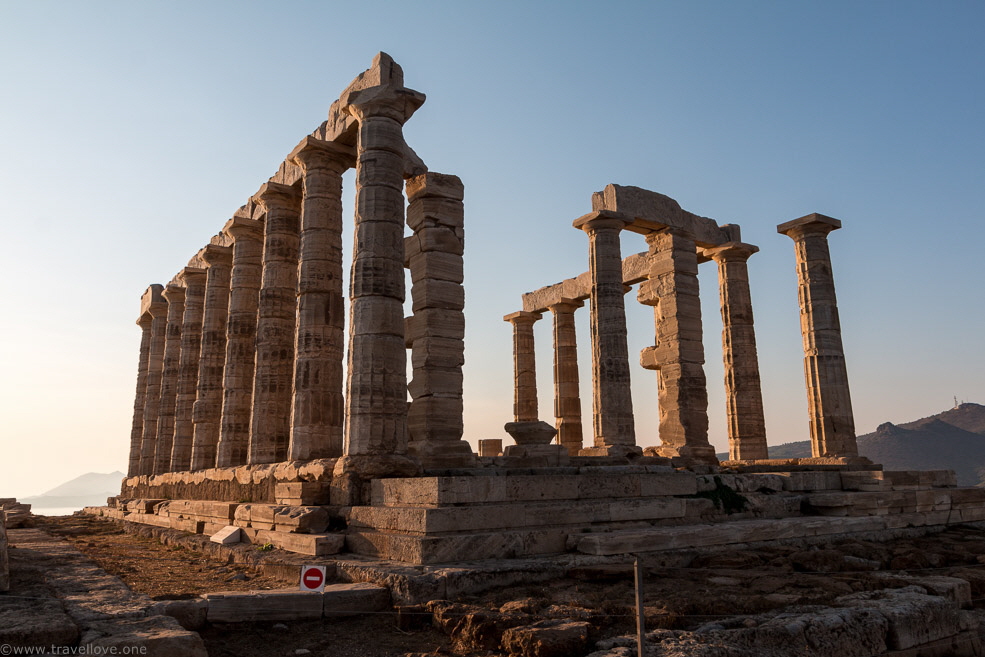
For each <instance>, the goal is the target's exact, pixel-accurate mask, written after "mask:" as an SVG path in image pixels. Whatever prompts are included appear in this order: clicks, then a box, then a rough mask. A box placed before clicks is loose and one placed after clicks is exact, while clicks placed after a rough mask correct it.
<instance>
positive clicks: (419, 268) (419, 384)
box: [404, 172, 475, 467]
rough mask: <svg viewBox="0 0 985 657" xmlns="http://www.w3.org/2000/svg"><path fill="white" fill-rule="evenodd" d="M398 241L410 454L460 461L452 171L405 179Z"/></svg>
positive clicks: (460, 326) (461, 315) (458, 199)
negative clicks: (407, 288)
mask: <svg viewBox="0 0 985 657" xmlns="http://www.w3.org/2000/svg"><path fill="white" fill-rule="evenodd" d="M407 196H408V198H409V201H410V202H409V205H408V208H407V224H408V225H409V226H410V228H411V230H413V231H414V234H413V235H412V236H410V237H408V238H406V240H405V241H404V257H405V259H406V265H407V266H408V267H409V268H410V277H411V297H412V299H413V302H412V311H413V316H411V317H410V318H408V319H407V321H406V323H405V327H407V328H406V336H405V338H406V344H407V346H408V347H410V349H411V367H412V369H413V378H412V379H411V382H410V385H409V386H408V389H409V392H410V395H411V403H410V407H409V409H408V412H407V424H408V434H409V438H410V442H409V445H408V449H409V452H410V454H411V455H412V456H413V457H414V458H416V459H417V460H418V461H420V462H421V463H423V464H425V465H427V466H431V467H438V466H446V467H450V466H467V465H470V464H472V463H473V462H474V460H475V455H474V454H473V452H472V448H471V446H470V445H469V444H468V443H467V442H465V441H464V440H462V433H463V431H464V419H463V411H464V408H463V403H462V381H463V379H462V365H463V364H464V362H465V312H464V308H465V288H464V287H463V285H462V283H463V281H464V276H465V269H464V261H463V258H462V254H463V252H464V238H465V232H464V230H465V208H464V205H463V199H464V196H465V187H464V186H463V185H462V181H461V180H459V178H458V177H457V176H451V175H446V174H441V173H433V172H429V173H426V174H422V175H419V176H415V177H413V178H410V179H409V180H407Z"/></svg>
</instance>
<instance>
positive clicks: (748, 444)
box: [708, 242, 769, 460]
mask: <svg viewBox="0 0 985 657" xmlns="http://www.w3.org/2000/svg"><path fill="white" fill-rule="evenodd" d="M757 251H759V248H758V247H755V246H753V245H752V244H743V243H742V242H729V243H728V244H723V245H722V246H720V247H717V248H714V249H709V250H708V254H709V255H710V256H711V258H712V259H713V260H714V261H715V262H716V263H717V264H718V293H719V297H720V299H721V307H722V357H723V359H724V361H725V410H726V416H727V419H728V444H729V459H731V460H755V459H767V458H769V453H768V448H767V446H766V420H765V419H764V417H763V393H762V389H761V385H760V380H759V357H758V355H757V353H756V330H755V328H754V327H753V317H752V297H751V295H750V294H749V268H748V267H747V265H746V261H747V260H748V259H749V256H751V255H752V254H753V253H756V252H757Z"/></svg>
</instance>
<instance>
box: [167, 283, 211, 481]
mask: <svg viewBox="0 0 985 657" xmlns="http://www.w3.org/2000/svg"><path fill="white" fill-rule="evenodd" d="M205 279H206V270H204V269H201V268H196V267H185V268H184V269H183V270H181V273H180V274H178V280H179V281H180V282H181V283H182V284H183V285H184V286H185V311H184V313H183V314H182V319H181V354H180V356H179V360H178V385H177V388H176V390H175V411H174V440H173V441H172V446H171V462H170V465H169V466H168V470H169V471H171V472H175V471H180V470H188V469H189V468H190V467H191V460H192V441H193V439H194V435H195V425H194V424H193V422H192V408H193V406H194V405H195V398H196V395H197V392H198V369H199V355H200V354H201V350H202V320H203V317H204V312H205Z"/></svg>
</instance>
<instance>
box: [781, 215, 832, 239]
mask: <svg viewBox="0 0 985 657" xmlns="http://www.w3.org/2000/svg"><path fill="white" fill-rule="evenodd" d="M839 228H841V221H839V220H838V219H835V218H834V217H829V216H827V215H823V214H820V213H817V212H814V213H812V214H808V215H805V216H803V217H800V218H799V219H794V220H792V221H787V222H786V223H782V224H780V225H778V226H777V227H776V232H778V233H780V234H781V235H790V233H792V232H794V231H795V230H803V229H811V230H815V231H821V232H824V233H829V232H831V231H832V230H837V229H839ZM790 236H791V237H793V235H790Z"/></svg>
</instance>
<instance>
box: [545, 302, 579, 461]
mask: <svg viewBox="0 0 985 657" xmlns="http://www.w3.org/2000/svg"><path fill="white" fill-rule="evenodd" d="M582 305H584V304H583V302H581V301H575V300H573V299H562V301H561V303H556V304H554V305H552V306H550V310H551V312H552V313H553V314H554V418H555V427H556V428H557V440H558V443H560V444H561V445H563V446H564V447H566V448H567V449H568V454H570V455H571V456H577V455H578V452H579V451H580V450H581V448H582V447H583V436H582V427H581V397H580V396H579V394H578V340H577V337H576V335H575V310H576V309H577V308H580V307H581V306H582Z"/></svg>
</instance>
